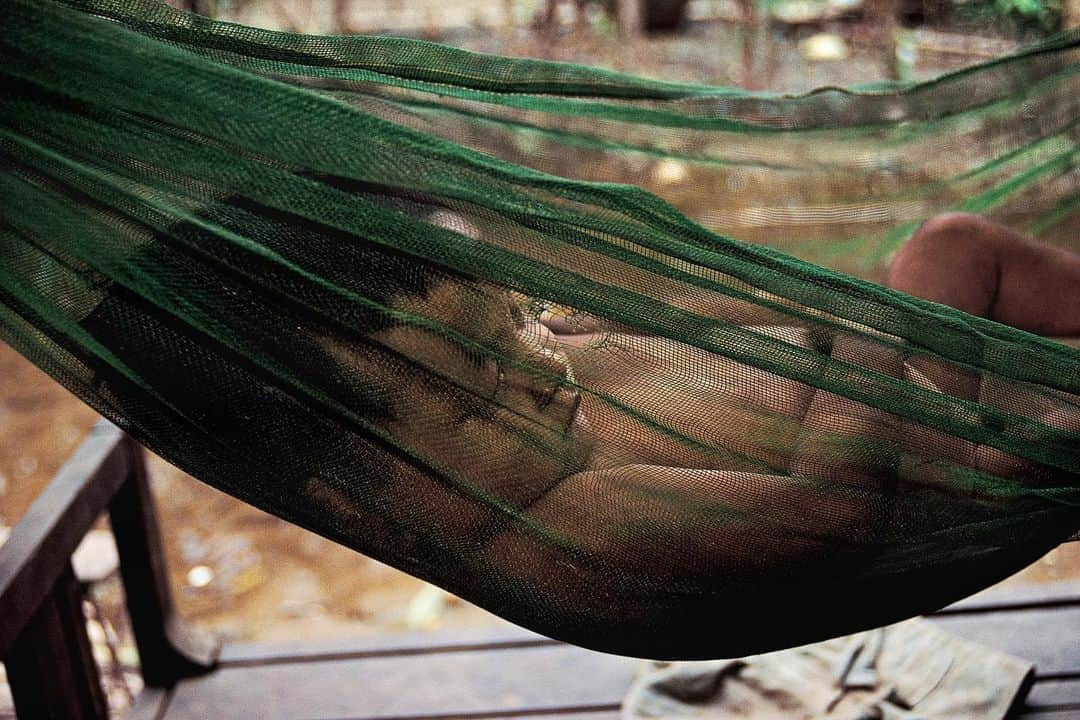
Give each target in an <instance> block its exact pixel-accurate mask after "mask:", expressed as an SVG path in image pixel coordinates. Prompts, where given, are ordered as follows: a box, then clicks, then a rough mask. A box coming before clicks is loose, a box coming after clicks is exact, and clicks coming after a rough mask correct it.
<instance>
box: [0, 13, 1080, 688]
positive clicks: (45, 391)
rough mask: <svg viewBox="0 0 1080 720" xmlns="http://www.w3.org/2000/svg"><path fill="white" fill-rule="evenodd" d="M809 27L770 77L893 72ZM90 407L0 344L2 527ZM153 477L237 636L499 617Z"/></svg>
mask: <svg viewBox="0 0 1080 720" xmlns="http://www.w3.org/2000/svg"><path fill="white" fill-rule="evenodd" d="M725 28H726V29H725ZM812 29H813V28H811V30H812ZM818 29H820V28H818ZM743 32H744V31H743V30H740V29H738V28H735V27H734V26H730V25H724V24H722V23H701V24H698V25H695V26H694V27H692V28H691V30H690V31H689V32H688V33H687V34H686V35H684V36H679V37H675V36H671V37H662V38H657V39H653V40H649V41H647V42H643V43H640V44H637V45H634V46H633V47H619V46H617V45H613V44H612V43H611V42H610V38H608V39H604V38H603V37H601V36H597V35H593V34H589V33H582V32H577V31H570V30H568V31H567V32H565V33H563V34H561V35H560V36H558V37H557V38H556V39H554V40H551V41H544V42H543V43H541V42H539V41H538V40H537V39H536V37H535V36H533V35H530V34H529V33H527V32H521V31H505V32H492V33H476V32H472V33H458V34H453V33H449V34H447V35H446V36H445V37H444V38H443V39H444V40H447V41H448V42H451V43H456V44H459V45H462V46H465V47H469V48H471V49H477V50H483V51H488V52H501V53H506V54H517V55H546V56H548V57H552V58H556V59H562V60H571V61H577V62H599V63H601V64H605V65H608V66H609V67H615V68H618V69H624V70H634V71H637V72H640V73H643V74H647V75H653V76H658V77H666V78H668V79H678V80H696V81H702V82H709V83H719V84H733V83H738V82H739V81H740V78H741V77H742V76H743V67H744V66H743V64H742V59H743V56H742V55H741V47H742V45H741V42H742V39H743V36H742V35H740V33H743ZM807 32H809V30H806V31H804V30H798V29H794V30H788V31H785V32H783V33H778V34H777V35H776V36H775V37H774V38H773V41H772V45H771V50H769V53H771V55H769V56H768V57H766V58H765V60H764V61H763V62H764V65H763V67H764V68H765V71H766V72H767V73H768V77H767V78H766V80H767V82H768V84H769V86H770V87H772V88H774V89H777V90H782V91H796V90H805V89H809V88H812V87H815V86H819V85H823V84H838V85H846V84H852V83H858V82H867V81H871V80H877V79H882V78H884V77H887V76H888V74H889V73H890V72H891V70H890V63H889V62H888V59H887V57H883V56H882V54H881V53H880V52H878V51H876V50H875V49H874V48H872V47H868V46H862V45H859V44H858V43H855V44H854V45H853V50H852V52H853V55H852V56H851V57H850V58H849V59H848V60H845V61H834V62H822V63H807V62H804V61H803V60H802V58H801V57H800V55H799V50H798V41H799V40H800V38H801V37H802V36H805V35H806V33H807ZM978 59H979V58H977V57H975V58H971V57H969V58H967V59H966V60H963V59H957V58H956V57H954V56H953V55H947V56H942V57H939V58H936V59H930V60H926V61H924V63H923V65H920V66H919V67H920V72H921V73H924V74H930V73H933V72H940V71H941V70H944V69H947V68H949V67H953V66H955V64H957V63H958V62H970V61H974V60H978ZM927 63H929V64H927ZM95 419H96V416H95V413H94V412H93V411H92V410H90V409H89V408H87V407H86V406H85V405H83V404H82V403H81V402H80V401H79V400H77V399H76V398H74V397H73V396H72V395H70V394H69V393H68V392H67V391H65V390H63V389H62V388H61V387H60V386H58V385H57V384H56V383H55V382H53V381H52V380H50V379H49V378H48V377H47V376H46V375H44V374H43V373H42V372H40V371H38V370H37V369H35V368H34V367H33V366H31V365H30V364H29V363H28V362H27V361H26V360H24V359H23V358H21V357H20V356H19V355H17V354H16V353H15V352H14V351H13V350H12V349H11V348H9V347H7V346H6V345H3V344H2V343H0V532H3V530H4V529H6V528H10V527H11V526H13V525H14V524H15V523H16V522H17V521H18V520H19V518H20V517H21V516H22V514H23V513H24V512H25V510H26V508H27V507H28V506H29V504H30V503H31V502H32V501H33V499H34V497H35V496H36V494H37V493H38V492H39V491H40V489H41V488H42V487H43V486H44V485H45V483H46V482H47V481H48V479H49V478H50V477H51V476H52V475H53V474H54V473H55V472H56V471H57V469H58V468H59V466H60V465H61V463H62V462H63V460H64V459H65V458H66V457H67V456H68V455H69V454H70V453H71V452H72V451H73V450H74V449H75V448H76V447H77V445H78V444H79V442H80V440H81V439H82V438H83V437H84V435H85V433H86V431H87V430H88V429H89V427H90V426H91V425H92V424H93V423H94V421H95ZM151 480H152V487H153V490H154V492H155V496H156V499H157V503H158V508H159V513H160V517H161V522H162V526H163V534H164V537H165V543H166V550H167V554H168V566H169V571H170V573H171V575H172V580H173V587H174V589H175V590H174V592H175V595H176V597H177V600H178V604H179V608H180V611H181V613H182V614H183V615H184V616H185V617H187V618H189V619H191V620H193V621H195V622H199V623H202V624H205V625H206V626H208V627H210V628H212V629H214V630H215V631H217V632H221V633H224V634H225V635H226V636H228V637H230V638H234V639H243V640H278V639H281V640H284V639H295V638H299V637H303V638H313V637H330V636H340V635H342V634H345V633H369V632H384V631H388V630H394V629H400V628H417V627H436V626H438V627H475V626H478V625H482V624H488V623H494V622H497V620H496V619H495V618H494V617H493V616H491V615H489V614H488V613H486V612H484V611H482V610H479V609H478V608H475V607H474V606H471V605H469V604H468V603H464V602H460V601H457V600H456V599H453V598H448V597H446V596H445V595H441V594H439V593H435V592H432V591H431V589H429V588H427V586H425V584H424V583H422V582H421V581H418V580H416V579H414V578H411V577H409V576H407V575H404V574H402V573H399V572H397V571H395V570H393V569H392V568H389V567H387V566H385V565H383V564H381V563H379V562H376V561H374V560H371V559H368V558H366V557H363V556H361V555H358V554H356V553H354V552H352V551H349V550H346V549H344V548H342V547H339V546H337V545H335V544H333V543H331V542H329V541H326V540H324V539H322V538H320V537H318V536H316V535H313V534H311V533H309V532H307V531H304V530H301V529H299V528H297V527H294V526H292V525H290V524H288V523H285V522H283V521H281V520H278V519H276V518H274V517H271V516H268V515H266V514H264V513H262V512H260V511H258V510H255V509H253V508H251V507H249V506H247V505H245V504H243V503H241V502H239V501H237V500H234V499H232V498H230V497H228V496H226V495H224V494H222V493H220V492H217V491H215V490H213V489H211V488H209V487H207V486H205V485H203V484H201V483H199V482H197V481H195V480H193V479H192V478H190V477H188V476H186V475H185V474H184V473H182V472H180V471H179V470H177V469H175V468H173V467H171V466H169V465H167V464H166V463H164V462H163V461H160V460H157V459H154V460H153V461H152V469H151ZM103 527H104V526H103ZM1064 578H1080V543H1071V544H1069V545H1066V546H1062V547H1060V548H1058V549H1057V550H1054V551H1053V552H1051V553H1050V554H1048V555H1047V556H1046V557H1044V558H1043V559H1041V560H1039V561H1038V562H1036V563H1035V564H1033V565H1032V566H1031V567H1030V568H1028V569H1027V570H1025V571H1024V572H1022V573H1020V574H1019V575H1018V576H1016V577H1015V578H1013V579H1012V580H1011V581H1010V582H1046V581H1053V580H1059V579H1064ZM0 705H2V703H0Z"/></svg>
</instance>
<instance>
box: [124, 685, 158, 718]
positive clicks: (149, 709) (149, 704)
mask: <svg viewBox="0 0 1080 720" xmlns="http://www.w3.org/2000/svg"><path fill="white" fill-rule="evenodd" d="M168 704H169V691H168V690H165V689H163V688H156V687H147V688H143V690H142V692H140V693H139V694H138V695H137V696H136V697H135V704H134V705H132V706H131V709H130V710H128V711H127V714H126V715H124V720H161V718H162V717H163V716H164V714H165V708H166V707H167V706H168Z"/></svg>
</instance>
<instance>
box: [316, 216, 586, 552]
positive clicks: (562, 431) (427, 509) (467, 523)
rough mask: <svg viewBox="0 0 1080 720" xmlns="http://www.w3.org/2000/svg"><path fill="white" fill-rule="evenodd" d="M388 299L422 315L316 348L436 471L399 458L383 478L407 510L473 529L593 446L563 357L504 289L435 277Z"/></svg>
mask: <svg viewBox="0 0 1080 720" xmlns="http://www.w3.org/2000/svg"><path fill="white" fill-rule="evenodd" d="M439 224H443V223H441V222H440V223H439ZM450 229H454V230H458V231H459V232H460V231H462V230H461V229H459V228H458V227H453V226H450ZM466 229H467V228H466ZM389 305H390V306H391V307H392V308H393V309H394V310H396V311H399V312H401V313H403V314H405V315H406V316H415V317H416V318H419V319H421V321H420V322H409V321H405V322H402V323H400V324H396V325H393V326H391V327H388V328H384V329H382V330H379V331H376V332H374V333H372V335H371V340H372V341H373V343H372V347H371V348H364V349H361V348H358V347H356V346H353V345H343V344H337V341H334V340H327V341H326V343H325V344H324V347H325V348H326V349H327V350H328V352H329V353H330V354H331V356H332V357H333V358H334V359H335V360H336V362H337V363H338V365H339V366H340V367H341V368H342V371H344V372H349V373H354V374H355V375H356V377H358V378H363V379H364V380H366V381H367V382H369V383H370V384H371V385H373V386H375V388H376V390H377V391H378V393H379V395H380V396H381V397H384V398H386V408H385V410H386V413H385V415H386V417H385V419H383V420H381V421H379V423H380V424H381V425H382V426H383V427H384V429H385V430H386V431H387V433H388V434H389V435H390V436H391V438H392V439H393V440H394V441H395V442H396V443H398V444H400V445H402V446H404V447H406V448H408V449H409V450H410V451H411V452H413V453H415V454H416V455H418V456H420V457H421V458H425V459H427V460H428V461H430V463H431V464H432V465H433V466H434V467H436V468H437V469H438V471H439V473H441V474H442V475H443V477H442V478H439V477H432V476H431V474H429V473H424V472H418V471H414V470H408V469H405V468H404V467H403V469H402V472H401V474H400V477H399V478H398V479H397V480H396V481H393V482H390V483H387V484H385V485H384V488H385V489H384V492H389V493H391V494H394V495H398V494H399V493H400V494H401V497H398V498H396V499H397V500H398V501H399V502H398V504H397V505H396V506H397V507H399V508H403V509H405V510H407V512H408V513H409V517H408V518H405V517H403V518H402V520H403V521H410V522H412V521H415V520H416V518H421V520H420V521H421V522H423V521H424V520H423V518H425V517H427V516H430V518H431V520H432V522H433V523H435V524H437V525H438V530H439V532H444V533H445V532H449V533H450V535H451V536H454V535H457V536H459V537H462V538H465V537H473V536H475V535H476V531H477V527H478V526H480V527H482V526H484V525H485V524H486V523H491V522H493V520H494V519H497V517H498V516H499V514H500V512H502V513H503V514H505V512H509V513H510V514H511V515H513V514H514V512H515V511H516V510H518V509H523V508H525V507H527V506H528V505H530V504H531V503H533V502H535V501H536V500H537V499H538V498H540V497H541V496H543V495H544V494H545V493H546V492H547V491H548V490H550V489H551V488H552V487H554V486H556V485H557V484H558V483H560V482H561V481H562V480H563V479H564V478H566V477H567V476H569V475H572V474H574V473H576V472H578V471H580V470H582V469H583V468H584V466H585V463H586V461H587V459H588V455H589V453H590V446H589V442H588V440H587V439H586V435H585V433H584V432H583V431H582V427H581V422H580V421H579V419H578V414H579V412H578V405H579V402H580V397H579V393H578V391H577V389H576V388H575V386H574V384H573V374H572V371H571V369H570V367H569V365H568V363H567V360H566V357H565V356H564V355H563V354H561V353H560V352H558V351H557V350H556V344H555V342H554V339H553V338H552V336H551V334H550V332H549V331H548V330H547V329H546V328H545V327H544V326H543V325H541V324H540V323H539V322H537V321H536V320H534V319H530V318H527V317H526V316H525V315H524V313H523V312H522V310H521V309H520V307H519V306H518V304H517V303H516V302H515V301H514V300H512V298H511V297H510V296H509V294H508V293H507V292H506V291H504V290H502V289H501V288H498V287H497V286H494V285H490V284H485V283H479V282H462V281H460V280H456V279H451V278H445V279H435V280H433V281H432V282H431V283H430V284H429V286H428V288H427V293H426V294H425V295H400V296H398V297H396V298H394V299H392V300H391V301H389ZM448 478H449V479H448ZM455 485H456V486H457V487H456V488H455V487H454V486H455ZM479 497H482V498H484V499H483V500H478V498H479ZM492 505H495V506H500V505H501V506H502V507H503V511H496V512H494V513H493V512H492V509H491V507H492ZM388 506H389V507H394V506H395V504H394V503H392V502H391V503H388Z"/></svg>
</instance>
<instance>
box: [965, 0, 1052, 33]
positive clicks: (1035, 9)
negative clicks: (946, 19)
mask: <svg viewBox="0 0 1080 720" xmlns="http://www.w3.org/2000/svg"><path fill="white" fill-rule="evenodd" d="M956 9H957V14H958V16H960V17H961V18H963V19H966V20H972V21H976V22H987V21H992V20H997V21H999V22H1000V23H1002V24H1004V25H1005V29H1009V30H1014V31H1025V30H1028V31H1031V30H1035V31H1042V32H1054V31H1057V30H1060V29H1061V28H1062V26H1063V23H1064V18H1065V8H1064V3H1063V1H1062V0H959V1H958V2H957V3H956Z"/></svg>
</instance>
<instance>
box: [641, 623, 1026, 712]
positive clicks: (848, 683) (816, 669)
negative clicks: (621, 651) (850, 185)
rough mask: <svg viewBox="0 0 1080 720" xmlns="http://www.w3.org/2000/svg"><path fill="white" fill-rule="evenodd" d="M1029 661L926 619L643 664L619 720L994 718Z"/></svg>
mask: <svg viewBox="0 0 1080 720" xmlns="http://www.w3.org/2000/svg"><path fill="white" fill-rule="evenodd" d="M1033 670H1034V667H1033V666H1032V665H1031V663H1029V662H1026V661H1024V660H1021V659H1019V658H1016V657H1013V656H1011V655H1007V654H1005V653H1003V652H999V651H997V650H994V649H992V648H988V647H986V646H983V645H979V644H977V643H973V642H969V641H967V640H963V639H961V638H958V637H955V636H953V635H950V634H948V633H946V632H943V631H942V630H939V629H938V628H937V627H935V626H934V625H932V624H931V623H929V622H926V621H925V620H918V619H916V620H908V621H906V622H902V623H898V624H896V625H890V626H889V627H886V628H881V629H878V630H871V631H869V632H864V633H858V634H856V635H849V636H847V637H842V638H836V639H833V640H827V641H825V642H822V643H816V644H813V645H804V646H802V647H797V648H792V649H790V650H782V651H780V652H774V653H768V654H765V655H754V656H750V657H745V658H740V659H738V660H719V661H709V662H684V663H649V665H648V666H647V667H646V668H645V669H644V671H643V672H642V673H640V674H639V676H638V678H637V679H636V680H635V682H634V685H633V686H632V687H631V689H630V692H629V693H628V694H627V696H626V699H625V700H624V701H623V708H622V718H623V720H647V719H648V720H656V719H657V718H665V719H668V720H677V719H682V718H696V719H699V720H705V719H707V718H739V719H740V720H779V719H780V718H783V719H784V720H789V719H793V720H967V719H970V720H1001V719H1002V718H1004V717H1005V715H1006V713H1007V712H1008V710H1009V708H1010V706H1011V705H1012V704H1013V702H1014V701H1015V699H1016V698H1017V696H1018V695H1020V693H1022V692H1026V688H1027V687H1028V678H1029V676H1030V675H1031V673H1032V672H1033Z"/></svg>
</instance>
